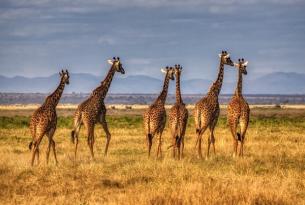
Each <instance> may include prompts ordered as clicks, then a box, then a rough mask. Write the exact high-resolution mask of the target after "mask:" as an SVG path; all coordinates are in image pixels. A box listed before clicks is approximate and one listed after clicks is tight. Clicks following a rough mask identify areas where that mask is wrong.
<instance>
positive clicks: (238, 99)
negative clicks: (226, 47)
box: [227, 58, 250, 157]
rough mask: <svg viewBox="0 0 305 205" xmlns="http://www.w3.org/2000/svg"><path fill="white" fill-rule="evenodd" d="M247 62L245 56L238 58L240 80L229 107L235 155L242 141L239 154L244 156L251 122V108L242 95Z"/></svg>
mask: <svg viewBox="0 0 305 205" xmlns="http://www.w3.org/2000/svg"><path fill="white" fill-rule="evenodd" d="M247 64H248V61H245V60H244V59H243V58H242V59H238V63H235V66H236V67H237V68H238V81H237V86H236V89H235V93H234V95H233V97H232V99H231V101H230V103H229V104H228V109H227V121H228V124H229V126H230V130H231V133H232V136H233V157H235V156H236V155H237V147H238V141H240V149H239V156H240V157H242V156H243V154H244V153H243V152H244V148H243V146H244V140H245V136H246V131H247V128H248V124H249V117H250V108H249V105H248V103H247V101H246V100H245V99H244V98H243V95H242V82H243V74H244V75H247V70H246V67H247ZM238 124H239V125H240V132H237V127H238Z"/></svg>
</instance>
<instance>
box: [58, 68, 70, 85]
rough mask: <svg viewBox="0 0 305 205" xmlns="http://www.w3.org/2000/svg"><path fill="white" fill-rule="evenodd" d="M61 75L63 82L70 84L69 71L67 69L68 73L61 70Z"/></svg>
mask: <svg viewBox="0 0 305 205" xmlns="http://www.w3.org/2000/svg"><path fill="white" fill-rule="evenodd" d="M59 75H60V77H61V82H63V83H65V84H67V85H68V84H69V78H70V75H69V72H68V70H67V69H66V71H64V70H61V72H59Z"/></svg>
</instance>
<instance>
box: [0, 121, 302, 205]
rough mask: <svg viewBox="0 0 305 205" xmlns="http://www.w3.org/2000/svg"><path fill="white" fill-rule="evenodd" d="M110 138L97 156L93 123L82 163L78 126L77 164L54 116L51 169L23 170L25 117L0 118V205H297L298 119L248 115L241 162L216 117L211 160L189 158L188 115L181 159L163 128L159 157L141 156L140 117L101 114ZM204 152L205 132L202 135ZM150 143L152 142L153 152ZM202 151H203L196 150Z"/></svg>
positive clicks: (63, 125) (68, 124)
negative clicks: (91, 150)
mask: <svg viewBox="0 0 305 205" xmlns="http://www.w3.org/2000/svg"><path fill="white" fill-rule="evenodd" d="M107 120H108V122H109V123H108V124H109V129H110V132H111V133H112V140H111V143H110V148H109V149H110V150H109V156H107V157H104V156H103V150H104V146H105V134H104V132H103V131H102V128H101V126H100V125H97V126H96V133H95V138H96V143H95V155H96V159H95V160H91V159H90V153H89V148H88V146H87V142H86V137H85V132H84V129H82V131H81V135H80V145H79V151H78V158H77V162H76V163H74V160H73V150H74V146H73V144H71V142H70V138H69V137H70V130H71V128H72V117H70V116H68V117H59V119H58V129H57V131H56V133H55V136H54V139H55V141H56V147H57V153H58V158H59V165H58V166H55V165H54V160H53V156H52V154H51V156H50V159H51V160H50V164H49V165H46V163H45V150H46V148H47V140H46V139H44V140H43V142H42V145H41V147H40V153H41V154H40V155H41V157H40V158H41V159H40V161H41V162H40V164H39V165H36V166H35V167H33V168H32V167H30V163H29V161H30V155H31V153H30V152H29V150H28V146H27V145H28V142H29V141H30V139H31V136H30V133H29V130H28V127H27V126H28V121H29V117H0V156H1V160H0V202H1V203H2V204H304V203H305V191H304V190H305V149H304V147H305V135H304V133H305V123H304V122H305V118H303V117H295V118H293V117H281V118H279V117H272V116H271V117H254V118H253V119H252V120H251V123H250V127H249V130H248V134H247V136H246V147H245V157H244V158H243V159H240V158H232V157H231V151H232V137H231V135H230V133H229V130H228V128H227V125H226V119H225V118H224V117H221V118H220V120H219V123H218V125H217V128H216V134H215V136H216V152H217V154H216V156H213V155H212V157H211V158H210V159H209V160H200V159H198V158H197V154H196V150H194V145H195V130H194V128H193V119H192V118H190V121H189V124H188V129H187V133H186V142H185V143H186V147H185V157H184V158H183V159H182V160H181V161H177V160H173V159H172V157H171V154H172V150H171V149H169V150H167V149H166V147H167V146H168V145H170V144H171V137H170V134H169V132H168V129H166V130H165V133H164V135H163V158H162V159H156V158H155V153H156V150H153V151H154V152H153V153H152V157H151V158H150V159H148V158H147V152H146V151H147V150H146V144H145V143H146V142H145V136H144V133H143V130H142V118H141V116H107ZM204 139H205V140H204V148H206V139H207V134H206V135H205V137H204ZM156 144H157V141H156V139H154V145H153V146H154V148H156ZM204 151H205V149H204Z"/></svg>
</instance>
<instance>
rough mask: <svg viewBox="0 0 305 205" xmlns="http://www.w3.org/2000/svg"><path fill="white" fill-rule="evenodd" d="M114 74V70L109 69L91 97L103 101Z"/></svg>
mask: <svg viewBox="0 0 305 205" xmlns="http://www.w3.org/2000/svg"><path fill="white" fill-rule="evenodd" d="M115 72H116V71H115V69H114V68H113V67H111V68H110V70H109V71H108V73H107V75H106V77H105V79H104V80H103V81H102V82H101V85H100V86H99V87H97V88H96V89H95V90H94V91H93V92H92V95H93V96H95V97H97V98H99V99H100V100H103V99H104V98H105V97H106V95H107V93H108V90H109V87H110V84H111V82H112V79H113V76H114V74H115Z"/></svg>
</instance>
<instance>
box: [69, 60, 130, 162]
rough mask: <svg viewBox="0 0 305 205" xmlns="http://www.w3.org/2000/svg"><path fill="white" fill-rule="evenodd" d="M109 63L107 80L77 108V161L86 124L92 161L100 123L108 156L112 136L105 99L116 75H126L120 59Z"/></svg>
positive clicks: (74, 137)
mask: <svg viewBox="0 0 305 205" xmlns="http://www.w3.org/2000/svg"><path fill="white" fill-rule="evenodd" d="M108 63H109V64H110V65H111V67H110V70H109V72H108V74H107V75H106V77H105V79H104V80H103V81H102V82H101V84H100V86H98V87H97V88H96V89H94V90H93V92H92V93H91V95H90V96H89V98H88V99H87V100H85V101H84V102H82V103H81V104H80V105H79V106H78V107H77V110H76V112H75V115H74V128H73V130H72V132H71V141H72V142H73V143H74V144H75V151H74V158H75V160H76V153H77V147H78V134H79V131H80V128H81V126H82V124H84V126H85V129H86V132H87V143H88V146H89V149H90V154H91V157H92V159H94V153H93V145H94V127H95V124H97V123H100V124H101V125H102V127H103V129H104V131H105V133H106V138H107V141H106V146H105V152H104V154H105V155H107V152H108V146H109V143H110V139H111V134H110V132H109V130H108V125H107V122H106V117H105V116H106V107H105V104H104V99H105V97H106V94H107V92H108V90H109V87H110V84H111V82H112V79H113V76H114V74H115V73H116V72H119V73H121V74H125V70H124V68H123V66H122V63H121V61H120V58H119V57H113V60H108Z"/></svg>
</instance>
